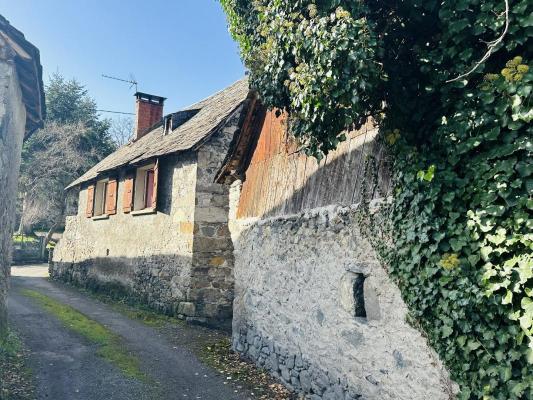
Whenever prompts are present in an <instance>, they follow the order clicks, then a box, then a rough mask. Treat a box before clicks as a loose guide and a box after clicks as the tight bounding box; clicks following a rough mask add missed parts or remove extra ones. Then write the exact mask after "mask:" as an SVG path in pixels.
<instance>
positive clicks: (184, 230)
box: [50, 106, 242, 326]
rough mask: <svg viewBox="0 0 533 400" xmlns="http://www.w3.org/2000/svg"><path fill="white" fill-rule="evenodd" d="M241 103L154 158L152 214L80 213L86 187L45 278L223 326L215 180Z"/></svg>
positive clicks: (224, 280)
mask: <svg viewBox="0 0 533 400" xmlns="http://www.w3.org/2000/svg"><path fill="white" fill-rule="evenodd" d="M241 112H242V106H241V107H240V108H239V109H237V110H236V111H235V112H234V113H233V114H232V116H231V117H230V118H229V119H228V121H227V123H226V124H225V125H224V127H223V128H221V129H220V130H219V131H218V132H217V133H216V134H214V135H213V136H211V137H210V138H209V140H208V141H207V142H206V143H203V144H202V145H201V146H200V147H199V149H198V150H194V151H193V150H191V151H188V152H184V153H179V154H177V155H169V156H164V157H161V158H160V159H159V160H160V171H159V184H158V207H157V208H158V210H157V213H152V214H142V215H132V214H125V213H124V212H123V211H122V209H121V206H120V200H121V199H122V196H123V191H124V177H125V172H124V171H120V175H119V179H118V193H117V199H119V206H118V209H117V214H116V215H110V216H109V217H108V218H104V219H98V218H87V217H86V215H85V209H86V202H87V188H86V187H82V189H81V190H80V194H79V204H78V213H77V215H75V216H70V217H67V221H66V228H65V234H64V235H63V237H62V239H61V240H60V242H59V243H58V245H57V246H56V248H55V250H54V255H53V259H52V262H51V263H50V272H51V276H52V277H53V278H55V279H61V280H64V281H70V282H73V283H75V284H78V285H82V286H87V287H91V288H94V289H104V290H107V291H118V292H120V293H119V294H120V295H126V296H131V297H134V298H136V299H138V300H141V301H143V302H145V303H147V304H149V305H150V306H152V307H153V308H156V309H158V310H160V311H163V312H166V313H169V314H174V315H178V316H180V317H181V318H184V319H187V320H188V321H190V322H196V323H205V324H213V325H217V326H224V325H229V324H230V321H231V315H232V299H233V257H232V248H231V239H230V234H229V229H228V210H229V204H228V188H227V187H225V186H224V185H221V184H215V183H213V182H214V176H215V173H216V172H217V171H218V169H219V168H220V165H221V163H222V161H223V158H224V156H225V154H226V152H227V149H228V146H229V144H230V142H231V140H232V139H233V135H234V134H235V132H236V130H237V129H238V124H239V121H240V117H241Z"/></svg>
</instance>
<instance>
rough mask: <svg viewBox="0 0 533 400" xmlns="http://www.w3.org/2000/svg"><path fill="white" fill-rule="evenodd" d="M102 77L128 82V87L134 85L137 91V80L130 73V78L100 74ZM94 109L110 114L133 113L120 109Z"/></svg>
mask: <svg viewBox="0 0 533 400" xmlns="http://www.w3.org/2000/svg"><path fill="white" fill-rule="evenodd" d="M102 77H103V78H107V79H113V80H115V81H120V82H126V83H129V84H130V89H131V88H132V87H134V86H135V91H136V92H137V91H138V90H137V85H138V82H137V80H136V79H135V77H134V76H133V75H132V74H130V79H122V78H117V77H116V76H110V75H105V74H102ZM96 111H99V112H105V113H112V114H123V115H135V114H134V113H128V112H122V111H110V110H96Z"/></svg>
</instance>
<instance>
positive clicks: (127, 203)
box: [122, 178, 135, 214]
mask: <svg viewBox="0 0 533 400" xmlns="http://www.w3.org/2000/svg"><path fill="white" fill-rule="evenodd" d="M134 182H135V180H134V179H133V178H126V179H125V180H124V197H123V198H122V209H123V211H124V213H126V214H127V213H130V212H131V210H132V208H133V184H134Z"/></svg>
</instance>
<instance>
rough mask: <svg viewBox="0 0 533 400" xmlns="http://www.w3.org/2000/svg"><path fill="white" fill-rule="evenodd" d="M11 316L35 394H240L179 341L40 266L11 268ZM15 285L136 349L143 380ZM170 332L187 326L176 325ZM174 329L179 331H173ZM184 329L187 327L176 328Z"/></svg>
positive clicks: (224, 398) (98, 397)
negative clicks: (76, 313)
mask: <svg viewBox="0 0 533 400" xmlns="http://www.w3.org/2000/svg"><path fill="white" fill-rule="evenodd" d="M12 275H13V277H12V279H11V292H10V295H9V303H8V307H9V312H10V322H11V324H12V325H13V326H14V328H15V330H16V331H17V332H18V333H19V334H20V335H21V337H22V340H23V341H24V343H25V345H26V347H27V348H28V349H29V351H30V356H29V358H30V360H29V362H30V367H31V369H32V371H33V373H34V376H35V380H36V386H37V387H36V391H37V399H39V400H41V399H49V400H123V399H124V400H137V399H138V400H144V399H147V400H152V399H153V400H166V399H172V400H175V399H205V400H233V399H235V400H244V399H249V398H250V397H249V396H248V394H247V393H244V392H243V390H236V389H235V388H234V387H233V386H231V385H229V384H227V382H226V379H225V377H224V376H221V375H220V374H218V373H217V372H216V371H214V370H212V369H210V368H209V367H207V366H205V365H203V364H202V363H201V362H200V361H199V360H198V359H197V358H196V356H195V355H194V354H193V353H192V352H191V351H190V350H189V349H187V348H186V347H185V346H179V345H176V344H175V343H174V344H173V343H170V342H169V341H168V339H167V338H166V337H165V336H164V335H162V334H161V333H160V332H158V331H157V330H156V329H153V328H151V327H148V326H146V325H143V324H142V323H140V322H138V321H135V320H132V319H129V318H127V317H125V316H124V315H122V314H120V313H118V312H116V311H114V310H113V309H111V308H110V307H109V306H108V305H106V304H103V303H101V302H99V301H97V300H95V299H93V298H90V297H88V296H86V295H84V294H83V293H80V292H77V291H75V290H71V289H69V288H65V287H63V286H61V285H56V284H54V283H51V282H49V281H48V280H47V279H46V278H45V276H46V267H43V266H41V267H35V266H33V267H21V268H14V269H13V271H12ZM21 289H31V290H35V291H38V292H40V293H42V294H44V295H46V296H49V297H50V298H52V299H54V300H56V301H59V302H61V303H63V304H66V305H69V306H71V307H73V308H75V309H76V310H78V311H79V312H81V313H83V314H85V315H86V316H87V317H89V318H91V319H93V320H95V321H97V322H99V323H101V324H103V325H104V326H106V327H107V328H108V329H110V330H111V331H113V332H114V333H116V334H117V335H119V336H120V337H121V338H122V339H123V343H124V345H125V346H126V348H127V349H128V350H129V351H131V352H132V353H133V354H135V355H136V356H137V357H138V359H139V360H140V363H141V366H140V367H141V370H142V372H144V373H145V374H146V375H147V376H148V377H149V379H148V382H141V381H138V380H135V379H132V378H127V377H125V376H124V375H123V374H122V372H121V371H120V370H119V369H117V368H116V367H114V366H113V365H112V364H110V363H108V362H107V361H105V360H104V359H102V358H100V357H99V356H97V355H96V349H97V346H96V345H94V344H91V343H89V342H88V341H87V340H86V339H85V338H83V337H81V336H79V335H78V334H76V333H74V332H72V331H71V330H69V329H68V328H67V327H65V326H64V325H62V323H61V322H60V321H59V320H57V319H56V318H55V317H54V316H53V315H50V314H48V313H47V312H46V311H44V309H43V308H41V307H40V306H39V305H38V304H36V303H35V302H34V301H33V300H32V299H31V298H28V297H25V296H24V295H22V294H21ZM176 329H177V330H180V329H183V330H185V329H187V328H181V327H176ZM179 333H180V332H179V331H178V334H179ZM183 334H184V335H186V334H187V333H185V331H184V333H183Z"/></svg>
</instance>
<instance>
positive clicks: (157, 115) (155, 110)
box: [134, 92, 166, 140]
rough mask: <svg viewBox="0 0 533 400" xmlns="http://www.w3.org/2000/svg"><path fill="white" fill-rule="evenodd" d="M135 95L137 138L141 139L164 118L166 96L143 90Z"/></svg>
mask: <svg viewBox="0 0 533 400" xmlns="http://www.w3.org/2000/svg"><path fill="white" fill-rule="evenodd" d="M134 96H135V98H136V101H135V108H136V123H135V140H139V139H140V138H142V137H143V136H144V135H146V134H147V133H148V132H149V131H150V128H151V127H152V126H154V125H155V124H157V123H158V122H159V121H161V118H163V105H164V103H165V100H166V98H165V97H160V96H154V95H151V94H147V93H142V92H137V93H135V95H134Z"/></svg>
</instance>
